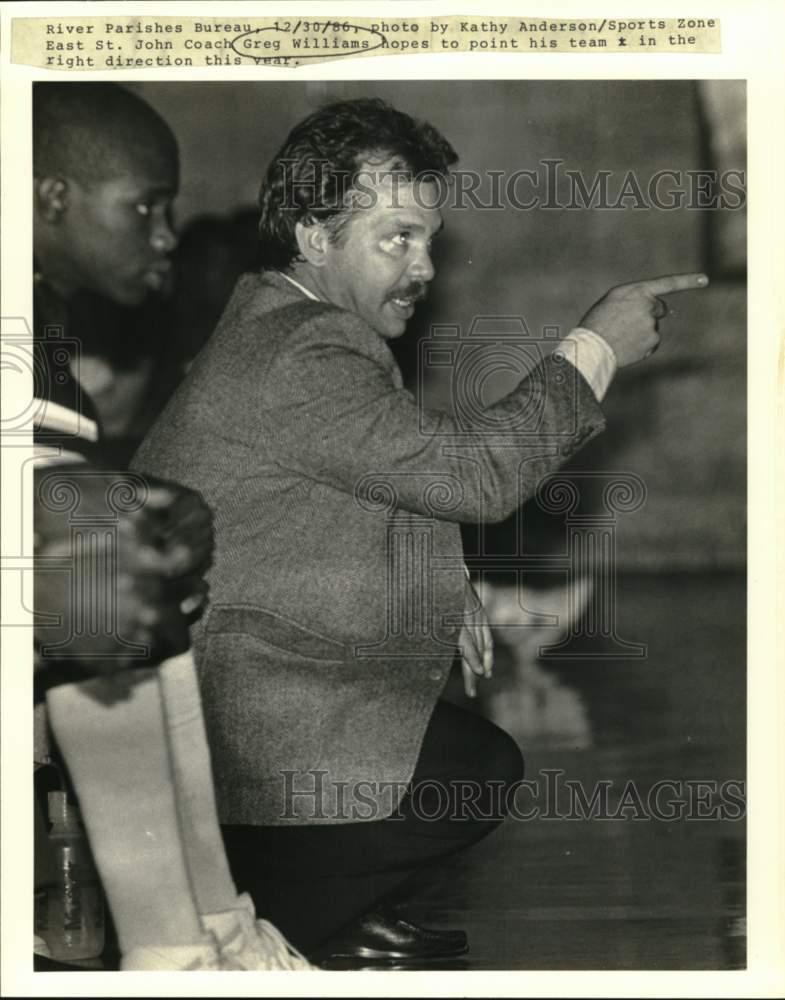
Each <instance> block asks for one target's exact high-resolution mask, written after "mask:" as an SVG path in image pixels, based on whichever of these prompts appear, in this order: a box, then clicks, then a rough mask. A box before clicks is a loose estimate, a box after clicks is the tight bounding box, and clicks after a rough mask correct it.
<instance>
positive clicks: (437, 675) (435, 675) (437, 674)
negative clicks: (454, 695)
mask: <svg viewBox="0 0 785 1000" xmlns="http://www.w3.org/2000/svg"><path fill="white" fill-rule="evenodd" d="M430 678H431V680H432V681H440V680H443V679H444V674H443V673H442V671H441V670H432V671H431V673H430Z"/></svg>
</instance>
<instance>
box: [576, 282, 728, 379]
mask: <svg viewBox="0 0 785 1000" xmlns="http://www.w3.org/2000/svg"><path fill="white" fill-rule="evenodd" d="M708 283H709V279H708V277H707V276H706V275H705V274H697V273H696V274H668V275H664V276H663V277H661V278H649V279H648V280H646V281H634V282H632V283H631V284H629V285H617V286H616V287H615V288H611V290H610V291H609V292H608V293H607V294H606V295H605V296H603V298H601V299H600V301H599V302H597V303H596V305H593V306H592V307H591V309H590V310H589V311H588V312H587V313H586V315H585V316H584V317H583V319H582V320H581V322H580V324H579V325H580V326H582V327H585V328H586V329H588V330H593V331H594V332H595V333H597V334H599V336H600V337H602V338H603V339H604V340H606V341H607V342H608V344H609V345H610V347H611V348H612V350H613V353H614V354H615V355H616V361H617V363H618V365H619V367H620V368H624V367H625V366H626V365H633V364H635V362H636V361H642V360H643V359H644V358H647V357H649V355H650V354H653V353H654V352H655V351H656V350H657V348H658V347H659V344H660V335H659V321H660V320H661V319H663V318H664V317H665V316H667V314H668V305H667V303H666V302H665V300H664V299H662V298H661V296H663V295H670V294H671V293H672V292H687V291H690V290H691V289H696V288H705V287H706V285H708Z"/></svg>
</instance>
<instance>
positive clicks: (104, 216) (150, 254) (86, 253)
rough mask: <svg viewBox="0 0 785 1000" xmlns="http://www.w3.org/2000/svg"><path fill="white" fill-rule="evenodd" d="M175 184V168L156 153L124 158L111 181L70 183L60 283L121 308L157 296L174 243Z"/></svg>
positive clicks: (136, 153)
mask: <svg viewBox="0 0 785 1000" xmlns="http://www.w3.org/2000/svg"><path fill="white" fill-rule="evenodd" d="M177 185H178V168H177V163H176V161H174V160H173V158H172V157H171V156H169V155H167V154H166V153H164V152H163V151H158V150H156V149H154V148H150V149H140V150H136V151H134V152H133V154H129V155H128V156H126V157H124V158H123V159H122V162H121V164H120V166H119V168H118V169H116V170H113V171H112V176H111V177H109V178H106V179H101V180H96V181H95V182H93V183H92V184H89V185H87V186H83V185H81V184H80V183H78V182H76V181H73V180H69V182H68V195H67V210H66V211H65V213H64V214H63V217H62V222H61V226H62V229H61V232H60V234H59V235H60V240H59V246H60V248H61V251H62V253H61V256H62V257H63V266H64V269H65V271H66V274H65V275H64V277H65V279H66V281H65V283H66V284H68V283H69V282H70V283H71V285H72V287H73V289H74V290H78V289H88V290H90V291H93V292H97V293H98V294H100V295H104V296H106V297H107V298H109V299H111V300H112V301H113V302H117V303H119V304H120V305H127V306H133V305H138V304H140V303H141V302H143V301H144V299H145V298H146V296H147V294H148V292H150V291H157V290H159V289H160V288H161V287H162V285H163V284H164V281H165V275H166V272H167V271H168V270H169V267H170V263H169V260H168V255H169V254H170V253H171V251H172V250H173V249H174V247H175V246H176V244H177V239H176V237H175V235H174V232H173V230H172V226H171V218H170V213H171V204H172V200H173V198H174V196H175V194H176V193H177Z"/></svg>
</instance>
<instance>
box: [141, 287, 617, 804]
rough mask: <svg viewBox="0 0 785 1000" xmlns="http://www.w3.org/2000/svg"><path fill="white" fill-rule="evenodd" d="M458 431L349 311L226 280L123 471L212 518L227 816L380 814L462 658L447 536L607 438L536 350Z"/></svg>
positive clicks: (576, 381) (505, 510) (582, 394)
mask: <svg viewBox="0 0 785 1000" xmlns="http://www.w3.org/2000/svg"><path fill="white" fill-rule="evenodd" d="M488 418H492V419H490V422H489V419H488ZM473 419H475V418H472V416H471V415H468V416H466V415H464V416H463V417H462V418H461V419H456V418H455V417H453V416H450V415H447V414H445V413H441V412H436V411H427V410H423V411H421V410H420V408H419V407H418V405H417V403H416V401H415V400H414V398H413V396H412V395H411V394H410V393H409V392H408V391H407V390H406V389H405V388H404V387H403V383H402V378H401V374H400V371H399V369H398V366H397V364H396V362H395V360H394V358H393V356H392V354H391V352H390V350H389V348H388V346H387V344H386V343H385V341H384V340H383V338H382V337H380V336H379V335H378V334H377V333H376V332H375V331H374V330H373V329H372V328H371V327H370V326H369V325H368V324H367V323H366V322H365V321H364V320H363V319H361V318H360V317H359V316H357V315H356V314H354V313H351V312H348V311H346V310H343V309H339V308H337V307H335V306H333V305H329V304H325V303H322V302H315V301H312V300H310V299H308V298H307V297H305V296H304V295H303V294H302V293H301V292H300V291H299V290H298V289H297V288H295V287H294V286H293V285H292V284H291V283H290V282H288V281H287V280H286V279H285V278H284V277H283V276H282V275H280V274H278V273H275V272H267V273H262V274H246V275H244V276H243V277H242V278H241V279H240V280H239V282H238V284H237V287H236V289H235V291H234V293H233V296H232V298H231V300H230V302H229V304H228V305H227V307H226V310H225V312H224V314H223V316H222V318H221V320H220V322H219V324H218V327H217V328H216V331H215V333H214V334H213V336H212V337H211V339H210V340H209V341H208V343H207V344H206V346H205V347H204V349H203V350H202V352H201V353H200V355H199V356H198V357H197V359H196V361H195V362H194V364H193V366H192V368H191V370H190V371H189V373H188V375H187V377H186V378H185V380H184V381H183V383H182V384H181V385H180V387H179V388H178V390H177V391H176V393H175V395H174V396H173V397H172V399H171V400H170V402H169V404H168V406H167V407H166V408H165V410H164V411H163V413H162V414H161V416H160V417H159V419H158V420H157V422H156V424H155V425H154V427H153V428H152V430H151V431H150V433H149V435H148V437H147V438H146V440H145V441H144V442H143V444H142V446H141V448H140V450H139V452H138V453H137V455H136V457H135V459H134V462H133V467H134V468H135V469H137V470H138V471H142V472H149V473H151V474H156V475H159V476H164V477H168V478H170V479H173V480H177V481H179V482H181V483H184V484H186V485H188V486H191V487H193V488H195V489H198V490H200V491H201V493H202V494H203V496H204V497H205V499H206V500H207V502H208V504H209V505H210V507H211V508H212V510H213V512H214V516H215V531H216V557H215V564H214V566H213V568H212V570H211V573H210V576H209V583H210V604H209V608H208V613H207V614H206V616H205V617H204V618H203V619H202V621H201V622H199V623H198V625H197V626H196V627H195V628H194V630H193V641H194V650H195V655H196V662H197V667H198V670H199V677H200V684H201V688H202V697H203V704H204V712H205V721H206V725H207V731H208V736H209V741H210V746H211V752H212V759H213V770H214V775H215V786H216V797H217V801H218V808H219V813H220V816H221V819H222V821H223V822H227V823H248V824H284V823H327V822H329V823H335V822H337V823H340V822H357V821H362V820H374V819H381V818H383V817H384V816H387V815H389V814H390V813H391V812H392V810H393V809H394V807H395V805H396V804H397V801H398V799H399V798H400V795H401V794H402V793H403V790H404V789H405V786H406V783H407V782H408V781H409V780H410V778H411V775H412V772H413V770H414V766H415V763H416V761H417V757H418V754H419V749H420V745H421V742H422V738H423V735H424V732H425V729H426V726H427V724H428V720H429V718H430V715H431V713H432V711H433V708H434V705H435V703H436V700H437V699H438V698H439V696H440V694H441V693H442V691H443V689H444V686H445V684H446V681H447V677H448V673H449V669H450V664H451V661H452V659H453V657H454V653H455V643H456V639H457V636H458V632H459V626H460V616H461V614H462V612H463V607H464V592H465V575H464V570H463V557H462V546H461V536H460V529H459V522H461V521H483V520H499V519H502V518H504V517H506V516H508V515H509V514H510V513H511V512H512V511H514V510H515V509H516V508H517V507H518V506H519V505H520V504H521V503H522V502H523V501H524V500H525V499H526V498H527V497H528V496H530V495H531V493H532V491H533V490H534V488H535V487H536V485H537V483H538V481H539V480H540V478H541V477H542V476H543V475H544V474H545V473H547V472H549V471H552V470H554V469H555V468H557V467H558V466H559V465H560V464H562V463H563V462H564V461H565V460H566V458H568V457H569V456H570V455H571V454H572V453H573V452H574V451H575V450H576V449H577V448H578V447H580V446H581V445H582V444H583V442H584V441H586V440H588V439H589V438H590V437H592V436H593V435H594V434H596V433H597V432H598V431H599V430H601V429H602V427H603V426H604V420H603V416H602V412H601V410H600V408H599V405H598V403H597V401H596V399H595V397H594V395H593V394H592V391H591V389H590V387H589V386H588V384H587V383H586V382H585V381H584V380H583V378H582V377H581V376H580V375H579V373H578V372H577V369H575V368H574V367H573V366H571V365H569V364H568V363H566V362H564V361H562V362H561V363H559V360H557V359H551V358H548V359H546V360H544V361H543V362H542V363H541V364H540V365H539V366H538V367H537V368H536V369H535V370H534V371H533V372H532V373H531V375H530V376H528V377H527V378H525V379H523V381H522V382H521V383H520V384H519V386H518V387H517V388H516V389H515V390H513V392H511V393H510V394H509V395H508V396H506V397H505V398H504V399H503V400H501V401H500V402H499V403H498V404H496V405H495V406H493V407H491V408H490V409H488V410H487V411H485V417H484V418H482V419H481V420H479V421H477V423H476V425H475V423H473ZM489 428H490V429H489Z"/></svg>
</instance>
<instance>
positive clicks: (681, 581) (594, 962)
mask: <svg viewBox="0 0 785 1000" xmlns="http://www.w3.org/2000/svg"><path fill="white" fill-rule="evenodd" d="M745 604H746V602H745V581H744V579H743V577H742V576H740V575H728V574H714V575H709V576H680V577H665V576H640V577H631V578H628V579H625V580H623V581H621V586H620V591H619V630H620V632H621V633H622V634H623V635H624V637H625V638H629V639H634V640H635V641H639V642H644V643H646V644H647V646H648V655H647V657H646V658H645V659H643V660H639V661H629V660H628V661H616V662H609V661H607V660H606V661H603V660H596V661H593V660H589V661H586V662H584V661H571V662H569V663H568V662H565V661H558V660H556V661H552V662H550V663H549V664H548V666H547V670H548V671H549V672H552V677H553V678H555V679H556V680H557V682H558V688H559V690H560V692H561V694H562V702H563V703H564V704H565V705H569V704H570V703H571V702H570V699H572V704H573V707H575V706H579V707H580V708H581V711H582V718H583V719H585V720H586V722H587V726H586V731H584V733H583V734H582V735H581V737H580V738H575V739H573V740H572V744H573V745H570V738H569V737H567V738H566V739H562V740H560V739H559V738H558V733H556V734H550V735H549V734H547V733H545V734H543V733H540V734H539V735H538V736H537V737H536V738H535V739H530V740H529V741H528V742H526V741H524V740H522V738H521V735H520V734H516V735H517V737H518V739H519V742H521V745H522V748H523V750H524V755H525V757H526V763H527V776H528V777H529V778H531V779H533V780H535V781H539V782H540V783H541V785H543V788H544V781H545V779H544V777H543V776H542V774H541V772H542V771H543V770H544V769H550V770H556V769H560V770H562V771H563V772H564V774H563V775H561V776H560V778H559V780H560V781H563V780H566V779H576V780H580V781H582V782H583V784H584V787H585V788H586V789H587V790H591V788H592V787H593V786H594V785H595V784H596V783H598V782H601V781H611V782H612V786H611V791H610V792H609V799H610V801H612V802H615V803H616V804H617V805H618V800H619V798H620V796H621V795H622V793H623V791H624V786H625V785H626V783H627V782H629V781H632V782H634V783H635V788H636V789H637V791H638V792H639V793H641V794H642V795H643V798H644V803H645V796H646V794H647V793H648V790H649V789H650V788H651V786H652V785H653V784H654V783H655V782H657V781H661V780H665V779H670V780H672V781H675V782H680V783H682V784H681V785H680V786H677V787H680V788H681V789H682V792H683V791H684V785H683V783H684V782H686V781H687V780H692V781H711V782H716V783H717V786H718V787H719V786H720V785H721V784H722V782H725V781H729V780H735V779H738V780H739V781H743V780H744V777H745V750H744V747H745V730H744V726H745V691H746V676H745V644H746V640H745ZM511 656H512V654H511V653H510V651H508V650H504V649H500V650H499V651H498V656H497V658H498V661H499V662H498V667H497V670H496V674H497V678H496V680H497V681H498V682H499V683H504V682H505V664H504V659H505V658H507V660H508V661H509V660H510V658H511ZM509 668H510V663H509V662H508V663H507V669H508V670H509ZM449 691H450V693H451V696H452V697H453V698H454V699H455V700H460V699H461V697H462V695H461V693H460V688H459V685H458V684H457V682H456V684H455V685H453V686H451V688H450V689H449ZM557 728H558V726H557ZM554 735H555V738H554ZM576 744H577V748H576ZM551 780H552V781H553V780H555V779H554V778H553V777H552V778H551ZM703 794H704V805H703V806H700V808H701V809H704V810H708V811H709V812H711V809H712V804H714V805H716V804H717V801H718V800H717V798H716V796H715V797H714V799H713V800H710V799H709V798H707V797H706V796H707V795H708V793H707V792H704V793H703ZM673 797H674V796H673V795H672V794H671V798H673ZM664 799H667V795H665V796H664ZM525 804H531V799H529V800H526V803H525ZM555 811H558V812H561V813H565V812H567V811H568V803H567V806H566V807H560V806H557V807H556V810H555ZM634 811H635V810H634V808H631V809H629V810H628V814H631V813H633V812H634ZM432 874H433V877H434V883H433V884H431V885H429V886H427V887H423V888H422V889H421V891H420V892H419V894H418V895H417V897H415V898H414V899H413V900H412V901H411V904H410V906H409V910H410V913H411V916H412V917H414V918H416V919H420V920H422V921H423V922H426V921H429V922H431V924H432V925H433V926H439V925H444V926H453V927H463V928H465V929H466V930H467V931H468V933H469V937H470V943H471V948H470V952H469V954H468V955H467V956H466V957H465V959H461V960H459V961H456V962H454V963H453V964H452V965H449V964H447V963H445V964H444V966H443V967H445V968H450V967H451V968H465V969H544V970H545V969H576V970H577V969H628V970H637V969H733V968H742V967H744V964H745V948H746V940H745V912H744V900H745V830H744V821H743V820H740V821H739V820H736V821H733V820H730V819H726V820H724V821H723V820H719V819H716V818H714V819H681V820H679V819H676V820H673V821H670V822H668V821H665V820H661V819H660V820H658V819H650V820H644V819H637V820H633V819H631V818H628V819H626V820H623V819H616V820H613V819H605V820H599V819H593V820H592V819H589V820H576V819H572V820H570V819H564V818H562V819H558V818H557V819H546V818H537V819H532V820H517V821H516V820H513V819H508V820H507V822H506V823H505V824H504V826H503V827H502V828H501V829H500V830H498V831H497V832H496V833H494V834H493V835H492V836H491V837H489V838H488V839H487V840H485V841H483V842H481V843H480V844H478V845H476V846H475V847H474V848H473V849H471V850H470V851H466V852H464V854H463V856H461V857H456V858H455V859H453V860H451V861H450V863H449V864H448V865H446V866H445V867H444V868H443V870H442V871H441V872H440V873H436V872H434V873H432ZM431 967H432V966H431Z"/></svg>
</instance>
